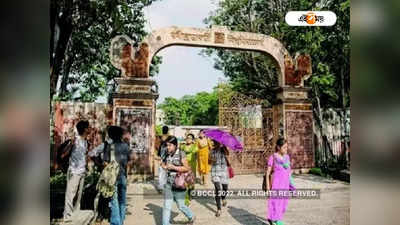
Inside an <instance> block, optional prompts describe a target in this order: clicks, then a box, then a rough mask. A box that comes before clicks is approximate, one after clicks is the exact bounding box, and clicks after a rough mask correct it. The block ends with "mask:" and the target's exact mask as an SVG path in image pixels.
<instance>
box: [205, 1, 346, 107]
mask: <svg viewBox="0 0 400 225" xmlns="http://www.w3.org/2000/svg"><path fill="white" fill-rule="evenodd" d="M218 6H219V7H218V8H217V9H216V10H215V11H213V12H212V13H211V14H210V16H209V17H208V18H206V19H205V20H204V22H205V23H206V24H208V25H209V26H211V25H222V26H227V27H229V28H230V29H231V30H235V31H245V32H254V33H262V34H266V35H270V36H272V37H274V38H276V39H278V40H279V41H281V42H282V43H283V45H284V46H286V48H287V49H288V51H289V52H290V53H291V54H292V55H294V54H295V53H296V52H300V53H308V54H310V55H311V57H312V65H313V68H312V69H313V74H312V76H311V78H310V79H309V80H308V81H307V82H306V85H308V86H311V87H312V89H313V91H312V97H313V99H314V100H318V101H319V103H320V106H321V107H340V108H341V107H343V108H344V107H348V106H349V104H350V98H349V89H350V63H349V60H350V59H349V58H350V35H349V31H350V1H349V0H318V1H317V0H314V1H313V0H311V1H310V0H291V1H287V0H270V1H264V0H223V1H220V2H219V3H218ZM292 10H295V11H302V10H304V11H307V10H330V11H333V12H334V13H335V14H336V15H337V18H338V19H337V22H336V24H335V25H334V26H332V27H291V26H289V25H287V24H286V22H285V15H286V13H287V12H288V11H292ZM203 55H205V56H211V55H216V56H217V57H216V59H215V68H216V69H219V70H222V71H223V72H224V75H225V76H226V77H228V78H230V82H231V84H232V85H233V88H234V89H235V90H237V91H239V92H241V93H244V94H248V95H252V96H256V97H259V98H266V99H267V100H268V101H271V100H273V99H274V98H275V95H274V94H273V92H272V89H273V88H274V87H276V86H277V70H276V68H275V66H274V64H273V62H272V59H270V58H269V57H268V56H266V55H263V54H260V53H255V52H240V51H226V50H223V49H222V50H221V49H207V50H205V51H203ZM316 105H317V104H316Z"/></svg>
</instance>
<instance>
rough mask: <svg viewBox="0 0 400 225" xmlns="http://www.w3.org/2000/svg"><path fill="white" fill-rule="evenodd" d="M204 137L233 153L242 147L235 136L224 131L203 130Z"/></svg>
mask: <svg viewBox="0 0 400 225" xmlns="http://www.w3.org/2000/svg"><path fill="white" fill-rule="evenodd" d="M204 135H205V136H207V137H209V138H211V139H213V140H215V141H218V142H219V143H221V144H223V145H225V146H226V147H228V148H230V149H232V150H234V151H242V150H243V146H242V144H241V143H240V141H239V140H238V139H237V138H236V137H235V136H233V135H232V134H230V133H228V132H226V131H222V130H219V129H207V130H204Z"/></svg>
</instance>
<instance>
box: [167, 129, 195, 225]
mask: <svg viewBox="0 0 400 225" xmlns="http://www.w3.org/2000/svg"><path fill="white" fill-rule="evenodd" d="M166 142H167V150H168V155H167V157H166V160H165V162H164V163H162V167H163V168H164V169H165V170H167V184H166V185H165V188H164V206H163V212H162V224H163V225H169V224H170V221H169V220H170V217H171V208H172V203H173V202H174V201H175V202H176V204H177V206H178V209H179V210H180V211H181V212H182V213H183V214H185V216H186V217H187V218H188V219H189V223H190V224H193V222H194V220H195V216H194V214H193V212H192V210H190V208H189V207H187V206H186V205H185V203H184V200H185V195H186V188H185V189H181V188H177V187H175V186H176V185H175V178H176V176H177V175H178V173H185V172H188V171H189V170H190V167H189V164H188V161H187V159H186V154H185V152H184V151H181V150H179V149H178V140H177V139H176V137H174V136H170V137H168V139H167V140H166Z"/></svg>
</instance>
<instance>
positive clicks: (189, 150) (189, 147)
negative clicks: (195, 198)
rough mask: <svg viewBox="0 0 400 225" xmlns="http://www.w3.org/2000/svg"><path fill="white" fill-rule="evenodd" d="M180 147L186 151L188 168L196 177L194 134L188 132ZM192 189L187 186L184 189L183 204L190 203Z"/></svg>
mask: <svg viewBox="0 0 400 225" xmlns="http://www.w3.org/2000/svg"><path fill="white" fill-rule="evenodd" d="M181 149H182V150H183V151H184V152H185V153H186V159H187V161H188V163H189V166H190V168H191V169H192V173H193V176H194V177H196V169H197V150H198V149H197V145H196V143H194V135H193V134H188V135H186V142H185V143H184V144H183V145H181ZM192 190H194V186H193V187H188V189H187V191H186V197H185V205H187V206H188V205H190V201H191V195H190V192H191V191H192Z"/></svg>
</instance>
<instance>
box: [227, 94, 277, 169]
mask: <svg viewBox="0 0 400 225" xmlns="http://www.w3.org/2000/svg"><path fill="white" fill-rule="evenodd" d="M263 105H264V104H263V100H261V99H256V98H253V97H250V96H246V95H243V94H240V93H229V94H226V93H224V92H223V91H220V92H219V125H220V126H225V127H228V129H229V131H230V132H231V133H232V134H233V135H235V136H237V137H238V138H239V139H240V140H241V141H242V143H243V147H244V150H243V152H241V153H236V154H230V156H229V158H230V162H231V164H232V166H233V167H234V168H235V171H236V173H238V174H247V173H257V172H262V171H263V170H264V166H265V163H266V157H267V156H268V155H269V154H271V152H272V151H271V150H272V139H273V124H272V121H273V119H272V108H267V107H264V106H263Z"/></svg>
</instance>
